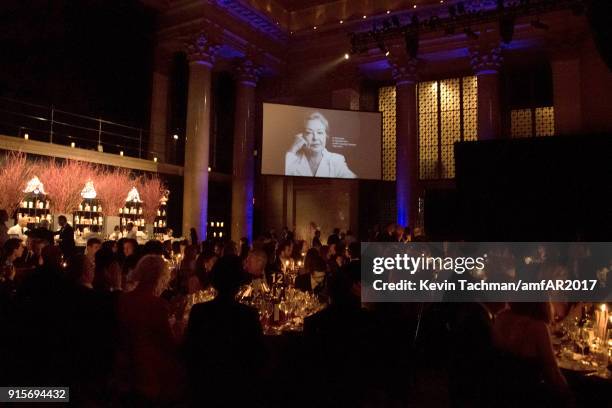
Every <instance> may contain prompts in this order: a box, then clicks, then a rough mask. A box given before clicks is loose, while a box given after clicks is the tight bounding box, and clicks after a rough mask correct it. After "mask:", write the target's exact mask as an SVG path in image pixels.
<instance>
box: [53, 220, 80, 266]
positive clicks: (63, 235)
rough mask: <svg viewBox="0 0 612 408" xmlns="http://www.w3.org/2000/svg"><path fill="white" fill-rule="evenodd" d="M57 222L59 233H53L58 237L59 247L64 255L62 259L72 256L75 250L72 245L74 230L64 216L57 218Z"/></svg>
mask: <svg viewBox="0 0 612 408" xmlns="http://www.w3.org/2000/svg"><path fill="white" fill-rule="evenodd" d="M57 222H58V223H59V225H60V229H59V231H56V232H55V235H59V246H60V248H61V250H62V252H63V253H64V259H67V258H69V257H70V256H72V254H73V252H74V248H75V243H74V229H73V228H72V226H71V225H70V224H68V220H67V219H66V217H65V216H64V215H60V216H59V217H57Z"/></svg>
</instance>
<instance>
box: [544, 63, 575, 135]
mask: <svg viewBox="0 0 612 408" xmlns="http://www.w3.org/2000/svg"><path fill="white" fill-rule="evenodd" d="M550 66H551V68H552V82H553V104H554V107H555V135H575V134H578V133H580V132H581V130H582V101H581V85H582V82H581V75H580V59H579V58H578V57H577V56H572V55H571V54H569V53H565V54H561V53H557V55H555V56H553V59H552V60H551V62H550Z"/></svg>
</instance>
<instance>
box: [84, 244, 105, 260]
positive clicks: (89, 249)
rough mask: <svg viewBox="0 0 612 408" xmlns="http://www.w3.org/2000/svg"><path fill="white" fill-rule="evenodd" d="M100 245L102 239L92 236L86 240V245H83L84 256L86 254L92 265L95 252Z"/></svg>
mask: <svg viewBox="0 0 612 408" xmlns="http://www.w3.org/2000/svg"><path fill="white" fill-rule="evenodd" d="M101 246H102V241H101V240H100V238H96V237H93V238H89V239H88V240H87V246H86V247H85V256H87V258H88V259H89V261H90V262H91V263H92V265H95V263H96V252H98V251H99V250H100V247H101Z"/></svg>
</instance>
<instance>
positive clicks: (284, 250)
mask: <svg viewBox="0 0 612 408" xmlns="http://www.w3.org/2000/svg"><path fill="white" fill-rule="evenodd" d="M292 252H293V242H292V241H281V242H279V243H278V249H277V256H276V268H277V269H278V270H279V271H285V270H286V269H287V268H289V267H291V265H292V264H293V259H292V258H291V253H292Z"/></svg>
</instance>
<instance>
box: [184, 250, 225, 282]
mask: <svg viewBox="0 0 612 408" xmlns="http://www.w3.org/2000/svg"><path fill="white" fill-rule="evenodd" d="M217 259H219V257H218V256H217V255H216V254H215V253H214V252H213V251H212V250H207V251H204V252H202V253H201V254H200V255H198V257H197V259H196V264H195V277H193V276H192V277H191V278H190V279H189V293H193V292H197V291H198V290H201V289H206V288H207V287H208V286H209V285H210V272H211V271H212V268H213V266H214V265H215V262H217Z"/></svg>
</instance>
